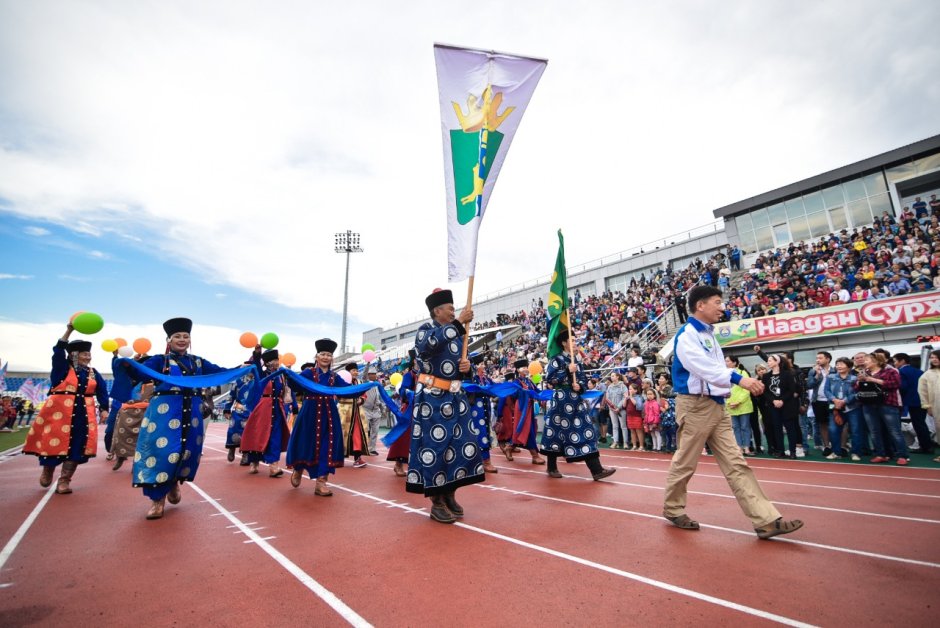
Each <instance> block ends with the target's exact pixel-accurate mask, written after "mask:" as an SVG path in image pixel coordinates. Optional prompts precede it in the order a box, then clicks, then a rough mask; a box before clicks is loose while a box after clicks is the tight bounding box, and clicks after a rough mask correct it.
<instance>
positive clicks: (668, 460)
mask: <svg viewBox="0 0 940 628" xmlns="http://www.w3.org/2000/svg"><path fill="white" fill-rule="evenodd" d="M598 451H600V452H602V453H601V456H604V457H608V458H611V459H613V460H619V461H622V462H629V461H637V462H662V463H664V464H666V465H668V464H670V463H671V462H672V456H671V455H670V456H668V457H663V458H644V457H634V456H622V455H617V454H612V453H604V452H607V451H609V450H604V449H601V450H598ZM711 459H712V456H702V458H701V462H699V465H700V466H711V467H717V466H718V464H717V463H715V462H710V460H711ZM750 460H753V458H751V459H749V462H748V466H750V467H751V468H752V469H763V470H766V471H784V472H786V473H820V474H823V475H844V476H846V477H850V478H878V479H881V480H911V481H914V482H940V477H936V478H915V477H910V476H907V475H884V474H879V473H846V472H845V471H825V470H822V469H804V468H799V467H797V466H793V467H767V466H763V465H757V464H751V462H750ZM794 464H795V465H807V464H817V465H831V466H836V465H844V464H852V465H858V466H853V467H850V468H854V469H859V468H861V469H864V468H866V467H868V464H867V463H862V462H855V463H845V462H829V461H825V460H805V459H804V460H801V461H800V462H796V463H794ZM875 468H877V467H875ZM882 468H884V469H893V470H897V471H901V470H902V469H901V468H900V467H890V466H889V467H882ZM652 470H653V469H650V471H652ZM903 470H904V471H905V472H926V473H931V472H936V471H940V467H936V468H933V467H906V468H904V469H903Z"/></svg>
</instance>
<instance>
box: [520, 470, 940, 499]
mask: <svg viewBox="0 0 940 628" xmlns="http://www.w3.org/2000/svg"><path fill="white" fill-rule="evenodd" d="M610 466H612V467H616V468H618V469H626V470H628V471H646V472H649V473H662V474H663V475H665V474H667V473H669V469H650V468H648V467H627V466H623V465H610ZM507 468H509V469H515V468H516V467H507ZM752 468H753V467H752ZM695 477H697V478H713V479H717V480H724V479H725V476H723V475H712V474H709V473H696V474H695ZM878 477H884V476H878ZM889 479H899V478H889ZM758 480H759V481H760V483H761V484H783V485H784V486H800V487H806V488H825V489H829V490H833V491H849V492H856V493H876V494H880V495H901V496H904V497H918V498H923V499H940V495H924V494H922V493H902V492H900V491H882V490H877V489H873V488H851V487H847V486H829V485H828V484H806V483H802V482H785V481H783V480H768V479H766V478H758Z"/></svg>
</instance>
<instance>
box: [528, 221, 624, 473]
mask: <svg viewBox="0 0 940 628" xmlns="http://www.w3.org/2000/svg"><path fill="white" fill-rule="evenodd" d="M566 272H567V271H566V270H565V240H564V238H563V237H562V235H561V230H560V229H559V230H558V257H557V259H556V261H555V273H554V274H553V275H552V285H551V288H550V289H549V290H550V291H549V294H548V315H549V317H550V318H551V322H550V323H549V327H548V371H547V374H546V375H545V381H546V382H548V383H549V384H551V386H552V389H553V390H554V393H553V394H552V400H551V401H549V402H548V409H547V410H546V414H545V429H544V430H543V431H542V445H541V451H542V453H543V454H545V456H546V457H547V458H548V468H547V471H548V477H551V478H560V477H562V475H561V473H560V472H559V471H558V456H564V457H565V460H567V461H568V462H577V461H579V460H583V461H584V462H585V464H587V466H588V469H590V470H591V475H592V476H593V478H594V480H595V481H596V480H603V479H604V478H606V477H609V476H611V475H613V474H614V472H615V471H616V469H605V468H604V467H603V466H601V460H600V453H599V452H598V451H597V432H596V431H595V429H594V424H593V423H592V422H591V417H590V416H588V412H587V407H586V406H585V404H584V402H583V400H582V399H581V394H582V393H583V392H584V391H585V390H587V378H586V377H585V375H584V371H583V370H582V369H581V364H580V361H579V360H578V359H577V357H576V356H575V353H574V350H573V343H572V341H571V339H570V330H569V327H568V277H567V275H566Z"/></svg>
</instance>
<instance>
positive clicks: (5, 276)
mask: <svg viewBox="0 0 940 628" xmlns="http://www.w3.org/2000/svg"><path fill="white" fill-rule="evenodd" d="M32 278H33V276H32V275H11V274H9V273H0V279H23V280H26V279H32Z"/></svg>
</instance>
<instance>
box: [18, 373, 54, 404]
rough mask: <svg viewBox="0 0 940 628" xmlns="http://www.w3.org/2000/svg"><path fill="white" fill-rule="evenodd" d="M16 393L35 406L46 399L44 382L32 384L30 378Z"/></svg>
mask: <svg viewBox="0 0 940 628" xmlns="http://www.w3.org/2000/svg"><path fill="white" fill-rule="evenodd" d="M17 392H18V393H20V394H21V395H23V396H24V397H25V398H26V399H29V400H30V401H31V402H33V403H34V404H37V405H38V404H41V403H42V402H43V401H45V400H46V397H47V395H46V387H45V386H44V382H34V381H33V380H32V378H29V379H27V380H26V381H25V382H23V383H22V384H21V385H20V387H19V390H17Z"/></svg>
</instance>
